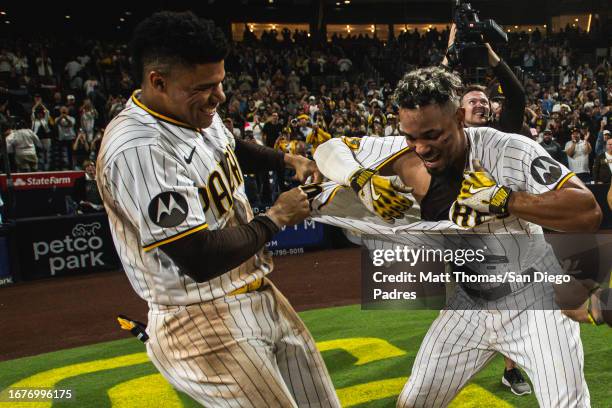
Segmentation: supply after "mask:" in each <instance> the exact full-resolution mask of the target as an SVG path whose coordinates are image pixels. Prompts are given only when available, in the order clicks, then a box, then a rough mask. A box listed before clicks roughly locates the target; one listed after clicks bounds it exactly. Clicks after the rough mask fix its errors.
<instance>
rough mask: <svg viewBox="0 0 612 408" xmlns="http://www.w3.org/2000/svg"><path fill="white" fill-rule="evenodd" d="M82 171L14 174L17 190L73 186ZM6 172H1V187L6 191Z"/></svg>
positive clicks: (14, 183) (81, 174)
mask: <svg viewBox="0 0 612 408" xmlns="http://www.w3.org/2000/svg"><path fill="white" fill-rule="evenodd" d="M84 174H85V173H84V172H82V171H54V172H38V173H14V174H12V178H13V186H14V188H15V190H35V189H51V188H71V187H73V186H74V181H75V180H76V179H78V178H81V177H83V175H84ZM6 185H7V182H6V174H0V188H1V189H2V191H6Z"/></svg>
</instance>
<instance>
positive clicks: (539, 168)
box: [531, 156, 561, 186]
mask: <svg viewBox="0 0 612 408" xmlns="http://www.w3.org/2000/svg"><path fill="white" fill-rule="evenodd" d="M531 176H532V177H533V179H534V180H535V181H536V182H538V183H540V184H543V185H545V186H547V185H549V184H553V183H554V182H556V181H558V180H559V179H560V178H561V166H560V165H559V163H557V162H556V161H554V160H553V159H551V158H550V157H546V156H539V157H536V158H535V159H534V160H533V161H532V162H531Z"/></svg>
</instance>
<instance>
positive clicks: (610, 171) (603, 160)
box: [593, 139, 612, 184]
mask: <svg viewBox="0 0 612 408" xmlns="http://www.w3.org/2000/svg"><path fill="white" fill-rule="evenodd" d="M611 176H612V139H608V141H607V142H606V151H605V152H603V153H602V154H600V155H598V156H597V157H596V158H595V161H594V162H593V180H594V181H595V183H597V184H608V183H610V179H611Z"/></svg>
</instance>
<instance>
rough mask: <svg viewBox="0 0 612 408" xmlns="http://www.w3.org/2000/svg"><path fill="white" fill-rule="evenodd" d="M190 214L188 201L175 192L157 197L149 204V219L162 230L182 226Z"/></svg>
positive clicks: (167, 192)
mask: <svg viewBox="0 0 612 408" xmlns="http://www.w3.org/2000/svg"><path fill="white" fill-rule="evenodd" d="M188 212H189V207H188V206H187V200H185V197H183V196H182V195H180V194H179V193H176V192H174V191H165V192H163V193H160V194H158V195H156V196H155V197H154V198H153V200H151V203H150V204H149V218H150V219H151V221H153V222H154V223H155V225H159V226H160V227H162V228H171V227H176V226H177V225H180V224H181V223H182V222H183V221H185V219H186V218H187V213H188Z"/></svg>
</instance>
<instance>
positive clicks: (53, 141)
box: [0, 25, 612, 206]
mask: <svg viewBox="0 0 612 408" xmlns="http://www.w3.org/2000/svg"><path fill="white" fill-rule="evenodd" d="M448 36H449V29H446V30H444V31H442V32H439V31H437V30H436V29H435V28H434V29H431V30H428V31H426V32H418V31H417V30H416V29H415V30H409V31H405V32H403V33H402V34H401V35H399V36H398V37H396V38H391V39H385V40H384V41H383V40H382V39H379V38H377V37H376V36H373V37H364V36H349V37H345V38H340V37H336V36H334V37H333V38H332V39H331V41H327V42H325V41H316V40H315V39H314V38H311V37H310V36H308V35H307V34H306V33H305V32H297V31H296V32H289V31H288V30H283V31H282V32H280V33H279V32H276V31H266V32H264V33H263V34H262V35H261V37H260V38H257V37H256V36H255V35H254V34H253V33H251V32H250V31H249V29H248V27H247V26H246V25H245V32H244V40H243V41H242V42H234V43H233V44H232V47H231V51H230V54H229V55H228V57H227V59H226V72H227V75H226V78H225V81H224V90H225V93H226V95H227V102H226V104H225V105H224V106H223V109H222V112H221V115H222V117H223V119H224V122H225V124H226V126H227V127H228V129H229V130H230V131H231V132H232V133H233V134H234V135H235V136H236V137H240V138H245V139H247V140H250V141H252V142H253V143H260V144H265V145H267V146H270V147H274V148H276V149H282V150H285V151H291V152H292V153H298V154H303V155H306V156H308V155H311V154H312V152H313V151H314V149H316V147H317V146H318V145H319V144H320V143H323V142H324V141H326V140H328V139H329V138H332V137H340V136H352V137H360V136H363V135H376V136H389V135H399V130H398V119H397V107H396V106H395V105H394V103H393V100H392V98H391V96H392V93H393V85H394V84H395V83H396V82H397V80H398V79H399V78H400V77H401V75H402V74H403V73H404V72H406V71H407V70H409V69H411V68H413V67H417V66H428V65H436V64H439V63H440V62H441V61H442V59H443V57H444V54H445V50H446V47H447V41H448ZM509 37H510V38H509V42H508V43H507V44H503V45H495V47H496V48H495V51H496V52H497V54H499V56H500V57H501V58H502V59H503V60H504V61H505V62H506V63H507V64H508V65H509V66H510V67H513V68H515V70H516V71H517V73H518V77H519V78H520V79H521V80H522V84H523V87H524V89H525V95H526V99H527V101H526V109H525V115H524V121H525V124H526V125H527V127H528V129H529V133H528V134H529V135H530V136H531V137H533V138H534V139H537V140H538V141H539V142H541V143H542V144H543V146H544V147H545V148H546V149H547V150H548V151H549V152H550V154H551V155H552V156H553V157H554V158H556V159H557V160H559V161H562V162H565V163H567V164H568V165H569V167H570V169H571V170H573V171H574V172H576V173H577V174H579V175H580V177H581V178H582V179H583V180H585V181H594V182H597V183H609V182H610V174H611V172H610V169H611V168H612V140H611V139H610V130H612V123H611V121H610V119H611V118H610V116H611V111H612V109H611V105H612V80H611V79H612V66H611V65H610V62H609V60H607V59H605V58H603V59H602V58H597V57H596V56H595V49H594V47H593V45H592V44H590V42H589V35H588V34H587V33H585V32H581V31H580V30H579V29H576V28H571V27H569V26H568V27H566V29H565V30H561V32H559V33H555V34H549V35H546V34H545V33H543V32H540V31H539V30H538V29H536V30H535V31H534V32H532V33H525V32H522V33H512V34H510V35H509ZM128 55H129V53H128V48H127V45H125V44H108V43H104V44H102V43H101V42H92V41H79V40H75V43H74V44H72V45H71V46H66V45H65V44H64V43H62V44H60V43H58V42H54V41H52V40H48V39H47V40H38V41H34V40H31V41H29V42H28V41H23V40H17V41H12V42H10V41H6V40H5V41H3V42H2V43H0V126H1V128H2V129H7V130H6V131H5V136H6V140H7V146H8V150H9V152H10V153H12V156H13V159H12V160H11V162H12V163H11V164H12V166H13V170H14V171H46V170H68V169H83V168H84V167H85V166H86V165H87V164H88V162H86V160H95V158H96V152H97V151H98V147H99V144H100V140H101V137H102V135H103V132H104V127H105V125H106V124H107V123H108V122H109V121H110V120H111V119H112V118H113V117H114V116H115V115H117V114H118V113H119V112H120V111H121V110H122V109H123V107H124V106H125V104H126V103H127V100H128V99H129V98H130V95H131V92H132V91H133V89H134V87H135V84H134V81H133V80H132V75H131V74H130V63H129V57H128ZM462 74H463V78H464V79H465V82H466V83H470V82H479V83H482V84H484V85H485V86H487V89H488V90H489V96H490V97H491V98H492V101H501V102H500V103H498V104H497V105H496V106H498V105H499V106H503V93H502V94H500V93H499V90H498V88H499V87H498V86H497V83H496V81H495V78H494V76H493V75H492V73H491V70H486V69H466V70H463V72H462ZM502 109H503V108H502ZM492 115H499V109H493V110H492ZM84 163H85V165H84ZM289 176H290V175H289V174H287V175H280V177H277V176H276V175H268V174H263V175H261V174H260V175H249V177H247V189H248V191H249V196H250V197H251V198H252V201H253V204H254V205H255V206H259V205H266V204H267V203H270V202H271V201H272V199H273V196H274V195H275V194H276V193H277V192H278V190H280V189H284V188H286V187H287V185H286V184H287V183H289V180H290V177H289Z"/></svg>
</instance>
